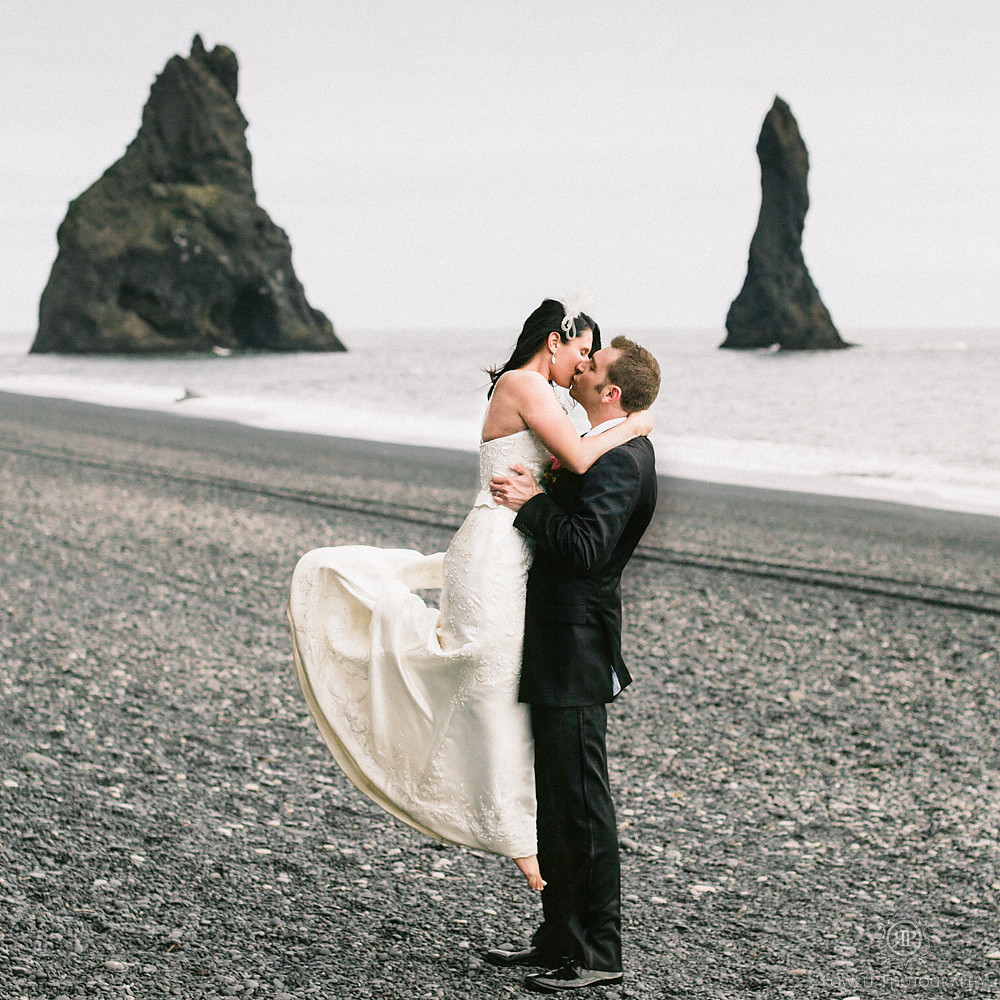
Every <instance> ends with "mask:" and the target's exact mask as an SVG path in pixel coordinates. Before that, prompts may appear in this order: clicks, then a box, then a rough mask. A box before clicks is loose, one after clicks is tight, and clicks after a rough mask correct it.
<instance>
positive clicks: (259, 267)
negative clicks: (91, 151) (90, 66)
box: [31, 36, 344, 354]
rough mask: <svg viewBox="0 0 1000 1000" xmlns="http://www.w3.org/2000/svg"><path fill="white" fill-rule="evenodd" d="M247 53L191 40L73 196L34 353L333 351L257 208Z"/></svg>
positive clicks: (322, 322) (280, 239)
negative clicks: (95, 175)
mask: <svg viewBox="0 0 1000 1000" xmlns="http://www.w3.org/2000/svg"><path fill="white" fill-rule="evenodd" d="M237 72H238V70H237V63H236V56H235V55H234V53H233V52H232V51H231V50H230V49H228V48H226V47H225V46H216V47H215V48H214V49H213V50H212V51H211V52H208V51H206V49H205V47H204V45H203V44H202V40H201V38H200V37H198V36H195V39H194V43H193V45H192V47H191V54H190V56H189V57H188V58H187V59H184V58H182V57H180V56H174V57H173V58H172V59H170V61H169V62H168V63H167V65H166V67H165V68H164V70H163V72H162V73H161V74H160V75H159V76H158V77H157V78H156V81H155V82H154V83H153V87H152V89H151V91H150V94H149V100H148V102H147V104H146V107H145V108H144V110H143V113H142V125H141V127H140V129H139V132H138V134H137V135H136V137H135V139H134V140H133V141H132V143H131V144H130V145H129V147H128V149H127V150H126V152H125V154H124V156H122V158H121V159H120V160H118V161H117V162H116V163H114V164H112V166H110V167H109V168H108V169H107V171H106V172H105V173H104V175H103V176H102V177H101V178H100V179H99V180H98V181H96V182H95V183H94V184H93V185H92V186H91V187H89V188H88V189H87V190H86V191H84V192H83V194H81V195H80V196H79V197H78V198H76V199H75V200H74V201H73V202H71V203H70V206H69V210H68V212H67V213H66V218H65V220H64V221H63V223H62V225H61V226H60V227H59V253H58V255H57V257H56V260H55V263H54V264H53V267H52V273H51V275H50V277H49V282H48V285H47V286H46V288H45V291H44V292H43V294H42V299H41V304H40V307H39V324H38V334H37V336H36V337H35V341H34V344H33V345H32V348H31V350H32V351H33V352H49V351H55V352H65V353H88V352H94V353H105V352H127V353H147V354H148V353H166V352H177V351H207V350H210V349H211V348H215V347H222V348H229V349H236V350H239V349H256V350H276V351H336V350H343V349H344V348H343V345H342V344H341V343H340V341H339V340H338V339H337V337H336V336H335V334H334V332H333V327H332V325H331V324H330V321H329V320H328V319H327V318H326V316H324V315H323V313H321V312H319V311H318V310H316V309H313V308H312V307H311V306H310V305H309V303H308V302H307V301H306V297H305V293H304V292H303V289H302V286H301V285H300V284H299V281H298V279H297V278H296V277H295V272H294V270H293V269H292V256H291V246H290V244H289V241H288V237H287V236H286V235H285V233H284V231H283V230H281V229H279V228H278V227H277V226H276V225H275V224H274V223H273V222H272V221H271V219H270V218H269V217H268V215H267V213H266V212H265V211H264V210H263V209H262V208H260V207H259V206H258V204H257V197H256V193H255V191H254V186H253V177H252V174H251V160H250V151H249V149H248V148H247V144H246V138H245V132H246V127H247V121H246V119H245V118H244V117H243V113H242V112H241V111H240V108H239V105H238V104H237V103H236V88H237Z"/></svg>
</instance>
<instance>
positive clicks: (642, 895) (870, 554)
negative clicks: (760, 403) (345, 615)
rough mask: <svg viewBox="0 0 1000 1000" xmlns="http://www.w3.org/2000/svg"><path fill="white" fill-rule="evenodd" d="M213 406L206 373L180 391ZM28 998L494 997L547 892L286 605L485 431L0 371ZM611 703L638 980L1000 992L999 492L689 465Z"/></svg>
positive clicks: (448, 481)
mask: <svg viewBox="0 0 1000 1000" xmlns="http://www.w3.org/2000/svg"><path fill="white" fill-rule="evenodd" d="M178 409H179V410H182V404H180V405H179V407H178ZM0 427H2V440H0V462H2V465H3V475H2V477H0V495H2V501H0V515H2V524H3V543H4V544H3V552H2V560H3V570H2V573H0V617H2V621H3V629H2V636H0V647H2V657H3V658H2V664H3V666H2V672H0V685H2V701H0V713H2V715H0V718H2V723H0V732H2V734H3V740H2V744H0V754H2V758H0V765H2V766H0V772H2V773H0V859H2V870H0V997H4V998H7V997H11V998H18V997H27V998H30V1000H36V998H45V1000H54V998H59V997H73V998H75V997H87V998H104V997H115V998H117V997H206V998H208V997H225V996H241V997H267V998H282V1000H287V998H299V997H323V998H356V997H380V998H396V997H400V998H403V997H405V998H424V997H431V998H434V997H443V998H452V997H455V998H459V997H472V998H487V997H489V998H493V997H498V996H500V997H503V996H514V995H517V994H519V993H520V992H521V987H520V981H521V973H519V972H518V971H510V970H500V969H495V968H493V967H491V966H489V965H486V964H484V963H483V961H482V959H481V952H482V951H483V950H484V949H486V948H488V947H491V946H493V945H497V944H501V943H503V942H505V941H507V942H519V941H523V940H524V939H525V938H526V937H527V935H528V934H529V933H530V931H531V929H532V928H533V926H534V925H535V922H536V919H537V916H538V910H539V908H538V901H537V899H536V898H535V897H534V896H533V895H532V894H531V893H530V892H529V891H528V890H527V889H526V888H525V887H524V886H523V882H522V880H521V878H520V876H519V875H518V874H517V872H516V870H515V868H514V865H513V864H512V863H510V862H509V861H504V860H501V859H497V858H494V857H491V856H487V855H481V854H478V853H476V852H471V851H467V850H461V849H449V848H442V847H440V846H439V845H436V844H434V843H432V842H430V841H428V840H426V839H424V838H422V837H420V836H419V835H417V834H415V833H413V832H411V831H410V830H408V829H406V828H404V827H402V826H401V825H400V824H399V823H397V822H395V821H394V820H392V819H390V818H389V817H388V816H386V815H385V814H383V813H382V812H381V811H380V810H378V809H377V808H376V807H374V806H373V805H371V804H370V803H369V802H368V801H367V800H366V799H365V798H364V797H363V796H362V795H361V794H360V793H358V792H357V791H356V790H355V789H354V788H353V787H352V786H350V785H349V784H348V783H347V782H346V780H345V779H344V778H342V776H341V775H340V773H339V771H338V770H337V768H336V766H335V765H334V764H333V761H332V760H331V758H330V756H329V754H328V753H327V751H326V749H325V747H324V746H323V745H322V744H321V743H320V740H319V737H318V734H317V732H316V730H315V727H314V725H313V723H312V721H311V719H310V718H309V717H308V714H307V711H306V709H305V706H304V703H303V701H302V698H301V696H300V693H299V691H298V688H297V682H296V679H295V674H294V670H293V668H292V664H291V656H290V650H289V641H288V633H287V627H286V625H285V621H284V600H285V595H286V588H287V583H288V579H289V576H290V574H291V570H292V568H293V566H294V563H295V560H296V559H297V557H298V555H300V554H301V553H302V552H304V551H306V550H308V549H310V548H313V547H316V546H319V545H335V544H346V543H364V544H374V545H384V546H394V547H411V548H417V549H421V550H423V551H437V550H440V549H443V548H444V547H445V546H446V545H447V543H448V540H449V537H450V535H451V533H452V531H453V530H454V529H455V527H457V525H458V523H459V521H460V519H461V517H462V515H463V513H464V511H465V508H466V506H467V505H468V503H469V502H470V500H471V497H472V495H473V492H474V488H475V479H476V475H477V471H476V459H475V456H474V455H472V454H471V453H468V454H467V453H458V452H448V451H438V450H434V449H414V448H402V447H396V446H390V445H379V444H371V443H367V442H355V441H342V440H331V439H327V438H319V437H311V436H309V435H301V434H285V433H278V432H266V431H260V430H254V429H251V428H246V427H239V426H234V425H228V424H214V423H210V422H205V421H194V420H188V419H184V418H181V417H178V418H173V417H170V416H165V415H159V414H149V413H139V412H132V411H125V410H114V409H103V408H99V407H91V406H86V405H83V404H77V403H70V402H65V401H59V400H42V399H34V398H30V397H21V396H14V395H3V394H0ZM661 497H662V499H661V506H660V510H659V512H658V516H657V520H656V522H655V524H654V526H653V528H651V530H650V532H649V533H648V535H647V537H646V540H645V542H644V545H643V548H642V550H641V553H640V555H639V556H638V557H637V558H636V559H635V560H634V561H633V563H632V565H631V567H630V570H629V572H628V574H627V576H626V579H625V595H626V632H627V634H626V659H627V660H628V661H629V663H630V666H631V667H632V673H633V675H634V676H635V678H636V683H635V684H634V686H633V687H632V688H631V689H629V691H628V692H626V694H625V695H624V696H623V697H622V698H621V699H620V700H619V702H618V703H617V704H616V705H615V706H614V708H613V709H612V710H611V712H610V715H611V733H610V740H609V750H610V755H611V761H610V763H611V769H612V784H613V789H614V792H615V796H616V803H617V806H618V816H619V825H620V828H621V838H622V846H623V878H624V893H625V960H626V980H625V984H624V987H620V988H617V989H614V990H612V989H603V990H601V989H598V990H592V991H590V992H591V993H592V994H594V995H597V996H602V995H603V996H608V997H613V996H626V997H642V998H657V997H680V996H684V997H700V998H710V997H711V998H736V997H750V996H755V997H761V998H810V1000H811V998H817V1000H818V998H827V997H839V998H847V997H864V998H868V997H910V996H914V995H925V996H928V997H940V998H945V997H978V996H984V997H985V996H994V995H995V994H996V992H997V989H998V985H1000V926H998V923H997V919H996V913H997V901H998V899H1000V870H998V858H1000V839H998V838H1000V750H998V746H1000V741H998V734H1000V681H998V673H1000V671H998V668H1000V652H998V641H997V637H998V626H1000V519H991V518H985V517H975V516H966V515H958V514H948V513H942V512H936V511H929V510H920V509H917V508H907V507H902V506H895V505H889V504H877V503H873V502H867V501H852V500H834V499H830V498H825V497H817V496H807V495H799V494H784V493H770V492H766V491H756V490H748V489H739V488H734V487H725V486H714V485H709V484H703V483H692V482H683V481H677V480H667V481H664V483H663V492H662V494H661Z"/></svg>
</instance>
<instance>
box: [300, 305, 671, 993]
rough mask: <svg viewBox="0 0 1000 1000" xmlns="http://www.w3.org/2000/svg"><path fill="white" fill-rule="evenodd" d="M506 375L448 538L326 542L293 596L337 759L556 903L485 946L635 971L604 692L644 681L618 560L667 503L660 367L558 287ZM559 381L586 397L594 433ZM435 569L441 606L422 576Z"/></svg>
mask: <svg viewBox="0 0 1000 1000" xmlns="http://www.w3.org/2000/svg"><path fill="white" fill-rule="evenodd" d="M490 376H491V383H492V384H491V388H490V391H489V394H488V396H489V406H488V409H487V413H486V417H485V419H484V423H483V430H482V443H481V445H480V487H481V489H480V492H479V494H478V496H477V497H476V500H475V502H474V505H473V508H472V510H471V511H470V513H469V515H468V517H467V518H466V519H465V521H464V522H463V524H462V526H461V528H460V529H459V531H458V533H457V534H456V535H455V537H454V539H453V541H452V543H451V544H450V545H449V547H448V551H447V552H446V553H437V554H435V555H432V556H425V555H422V554H421V553H418V552H415V551H412V550H408V549H377V548H372V547H368V546H339V547H336V548H323V549H315V550H313V551H312V552H309V553H307V554H306V555H305V556H303V557H302V559H301V560H300V561H299V563H298V565H297V567H296V569H295V572H294V574H293V578H292V585H291V594H290V598H289V608H288V610H289V618H290V621H291V625H292V636H293V651H294V657H295V662H296V667H297V670H298V674H299V679H300V681H301V684H302V689H303V692H304V694H305V697H306V701H307V703H308V705H309V707H310V710H311V711H312V714H313V716H314V718H315V719H316V722H317V724H318V726H319V728H320V731H321V733H322V735H323V738H324V740H325V741H326V743H327V745H328V747H329V748H330V750H331V751H332V753H333V755H334V757H335V759H336V760H337V762H338V764H339V765H340V767H341V768H342V769H343V770H344V772H345V773H346V775H347V776H348V777H349V778H350V779H351V781H352V782H354V784H355V785H356V786H357V787H358V788H359V789H361V790H362V791H363V792H365V793H366V794H367V795H368V796H369V797H370V798H372V799H373V800H374V801H376V802H377V803H379V804H380V805H381V806H382V807H383V808H384V809H386V810H387V811H388V812H390V813H392V814H393V815H395V816H397V817H398V818H399V819H401V820H403V821H404V822H406V823H408V824H409V825H410V826H412V827H414V828H415V829H417V830H420V831H422V832H424V833H426V834H428V835H430V836H433V837H435V838H437V839H438V840H441V841H443V842H445V843H451V844H464V845H467V846H470V847H474V848H477V849H482V850H486V851H490V852H493V853H496V854H500V855H504V856H507V857H510V858H513V859H514V860H515V861H516V863H517V865H518V867H519V868H520V869H521V871H522V872H523V873H524V875H525V877H526V879H527V880H528V883H529V885H530V886H531V887H532V888H535V889H540V890H541V896H542V909H543V921H542V924H541V926H540V927H539V928H538V930H537V931H536V933H535V934H534V936H533V938H532V942H531V946H530V947H526V948H525V949H523V950H520V951H503V950H499V949H494V950H493V951H490V952H488V953H487V959H488V961H491V962H492V963H494V964H497V965H525V966H527V965H534V966H538V967H540V969H541V970H542V971H540V972H538V973H536V974H534V975H531V976H528V978H527V979H526V980H525V985H526V987H528V988H529V989H533V990H537V991H541V992H562V991H564V990H572V989H576V988H580V987H585V986H590V985H601V984H609V983H613V982H618V981H619V980H620V979H621V977H622V963H621V913H620V889H619V883H620V878H619V860H618V839H617V829H616V823H615V816H614V808H613V805H612V800H611V794H610V787H609V783H608V771H607V751H606V743H605V731H606V721H607V717H606V705H607V703H608V702H610V701H611V700H612V699H613V698H614V697H615V696H616V695H617V694H618V692H619V691H620V690H621V689H622V688H624V687H625V686H626V685H627V684H628V683H629V681H630V677H629V674H628V670H627V668H626V666H625V663H624V662H623V660H622V655H621V594H620V578H621V573H622V570H623V568H624V566H625V564H626V563H627V562H628V560H629V558H630V556H631V555H632V552H633V551H634V549H635V547H636V545H637V543H638V541H639V539H640V537H641V536H642V534H643V532H644V531H645V529H646V527H647V525H648V524H649V521H650V519H651V518H652V514H653V509H654V506H655V502H656V475H655V467H654V456H653V448H652V445H651V444H650V443H649V441H648V439H647V437H646V435H647V434H648V432H649V430H650V427H651V425H650V422H649V420H648V417H647V414H646V412H645V411H647V410H648V409H649V407H650V406H651V405H652V403H653V400H654V399H655V398H656V394H657V391H658V389H659V368H658V366H657V364H656V361H655V359H654V358H653V357H652V355H650V354H649V352H648V351H646V350H644V349H643V348H641V347H639V346H638V345H636V344H634V343H632V342H631V341H629V340H627V339H626V338H623V337H619V338H616V339H615V340H614V341H612V343H611V345H610V346H608V347H602V346H601V341H600V329H599V327H598V326H597V324H596V323H595V322H594V321H593V320H592V319H591V318H590V317H589V316H587V315H586V314H584V313H582V312H579V311H576V310H575V309H574V307H573V306H567V305H566V304H564V303H562V302H560V301H558V300H553V299H546V300H545V301H544V302H543V303H542V304H541V306H539V308H538V309H536V310H535V311H534V312H533V313H532V314H531V315H530V316H529V317H528V319H527V320H526V321H525V323H524V327H523V329H522V332H521V335H520V337H519V338H518V341H517V345H516V347H515V349H514V351H513V353H512V354H511V357H510V358H509V359H508V361H507V362H506V364H504V365H503V366H502V367H501V368H499V369H496V370H494V371H492V372H491V373H490ZM553 384H556V385H561V386H563V387H564V388H569V389H570V395H571V396H572V397H573V399H575V400H576V402H577V403H579V404H580V405H581V406H582V407H583V408H584V410H585V412H586V414H587V417H588V419H589V422H590V424H591V431H590V432H589V433H588V434H587V435H585V436H584V437H582V438H581V437H580V436H579V432H578V431H577V430H576V429H575V427H574V426H573V423H572V421H571V420H570V419H569V417H568V416H567V414H566V413H565V411H564V410H563V408H562V406H561V404H560V403H559V400H558V399H557V397H556V395H555V393H554V391H553V388H552V385H553ZM540 484H541V485H540ZM543 487H545V488H544V489H543ZM436 588H440V591H441V599H440V607H439V608H436V607H433V606H429V605H428V604H426V603H425V602H424V600H423V599H422V598H421V597H420V596H419V594H418V593H417V592H418V591H421V590H427V589H436Z"/></svg>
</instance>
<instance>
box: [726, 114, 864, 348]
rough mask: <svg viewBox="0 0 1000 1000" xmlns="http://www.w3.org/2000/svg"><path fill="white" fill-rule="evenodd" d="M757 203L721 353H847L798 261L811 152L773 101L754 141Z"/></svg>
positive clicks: (789, 117) (790, 119)
mask: <svg viewBox="0 0 1000 1000" xmlns="http://www.w3.org/2000/svg"><path fill="white" fill-rule="evenodd" d="M757 158H758V159H759V160H760V186H761V203H760V217H759V219H758V220H757V231H756V232H755V233H754V235H753V240H752V241H751V243H750V260H749V263H748V264H747V276H746V280H745V281H744V282H743V288H742V289H741V290H740V294H739V295H738V296H737V297H736V299H735V300H734V301H733V304H732V305H731V306H730V307H729V313H728V315H727V316H726V339H725V341H724V342H723V343H722V344H721V345H720V346H722V347H726V348H734V349H750V348H761V347H774V346H775V345H777V346H778V347H780V348H781V349H783V350H788V351H809V350H829V349H833V348H841V347H849V346H850V345H849V344H847V343H845V341H843V340H841V338H840V334H839V333H838V332H837V329H836V327H834V325H833V320H831V319H830V313H829V312H828V311H827V308H826V306H824V305H823V302H822V301H821V299H820V297H819V292H818V291H817V290H816V286H815V285H814V284H813V280H812V278H811V277H810V276H809V270H808V269H807V268H806V262H805V259H804V258H803V256H802V229H803V226H804V225H805V218H806V212H807V211H808V209H809V191H808V187H807V183H806V181H807V177H808V174H809V153H808V152H807V151H806V146H805V143H804V142H803V141H802V136H801V135H800V134H799V126H798V124H797V123H796V121H795V118H794V117H793V115H792V112H791V110H790V109H789V107H788V105H787V104H786V103H785V102H784V101H783V100H782V99H781V98H780V97H775V99H774V104H773V105H772V107H771V110H770V111H769V112H768V113H767V116H766V117H765V118H764V125H763V127H762V128H761V130H760V138H759V139H758V140H757Z"/></svg>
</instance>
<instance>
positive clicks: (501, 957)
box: [486, 948, 552, 969]
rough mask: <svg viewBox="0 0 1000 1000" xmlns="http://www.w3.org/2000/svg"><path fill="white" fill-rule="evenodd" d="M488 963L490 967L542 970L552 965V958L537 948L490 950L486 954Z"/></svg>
mask: <svg viewBox="0 0 1000 1000" xmlns="http://www.w3.org/2000/svg"><path fill="white" fill-rule="evenodd" d="M486 961H487V962H489V963H490V965H502V966H505V967H507V966H512V965H537V966H539V967H540V968H542V969H546V968H548V967H549V966H550V965H551V964H552V957H551V956H550V955H546V954H545V952H543V951H539V950H538V949H537V948H516V949H514V950H513V951H511V950H508V949H506V948H490V950H489V951H488V952H486Z"/></svg>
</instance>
